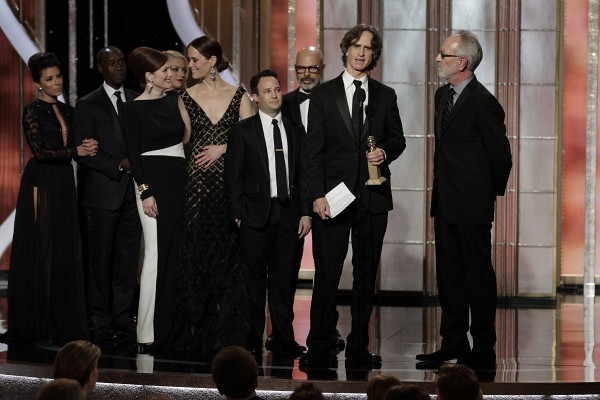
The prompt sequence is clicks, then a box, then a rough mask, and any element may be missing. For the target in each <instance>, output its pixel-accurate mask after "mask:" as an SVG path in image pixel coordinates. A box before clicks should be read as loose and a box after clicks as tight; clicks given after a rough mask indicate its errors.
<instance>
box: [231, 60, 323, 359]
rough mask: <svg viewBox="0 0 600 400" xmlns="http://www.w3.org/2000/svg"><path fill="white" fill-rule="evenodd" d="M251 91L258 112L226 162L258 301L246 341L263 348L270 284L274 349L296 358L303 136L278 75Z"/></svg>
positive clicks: (304, 222)
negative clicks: (284, 111)
mask: <svg viewBox="0 0 600 400" xmlns="http://www.w3.org/2000/svg"><path fill="white" fill-rule="evenodd" d="M250 91H251V93H252V98H253V99H254V101H256V102H257V104H258V114H256V115H254V116H252V117H250V118H248V119H245V120H242V121H239V122H238V123H236V124H235V125H233V127H232V128H231V135H230V138H229V141H228V144H227V158H226V162H225V189H226V193H227V205H228V208H229V214H230V216H231V218H232V219H234V220H235V222H236V223H237V225H238V227H239V232H240V243H241V258H242V262H243V264H244V275H245V278H246V282H247V287H248V291H249V294H250V301H251V303H252V306H251V309H252V311H251V315H250V336H249V338H248V342H247V346H248V348H249V349H250V350H252V351H253V352H255V353H262V334H263V331H264V329H265V295H266V292H267V289H268V293H269V296H268V298H269V312H270V316H271V325H272V328H273V339H272V342H271V349H270V350H271V351H272V352H273V353H276V354H278V355H282V356H291V357H297V356H300V354H301V353H302V351H303V350H304V347H303V346H300V345H298V343H296V341H295V339H294V329H293V326H292V315H293V313H292V311H291V310H292V307H293V297H291V296H290V292H291V291H292V290H293V289H292V286H291V283H292V277H291V275H292V272H293V271H294V270H295V265H296V264H297V262H298V261H297V257H298V240H299V239H302V238H303V237H304V236H306V234H307V233H308V232H309V231H310V228H311V224H312V221H311V218H310V217H309V213H310V205H309V202H308V197H307V196H306V195H305V194H304V193H303V186H302V181H301V179H300V151H301V149H302V145H303V141H304V139H305V133H304V129H303V128H302V126H301V125H297V124H295V123H293V122H290V121H288V120H287V119H285V118H283V117H282V115H281V112H280V109H281V86H280V83H279V80H278V79H277V74H276V73H275V72H273V71H271V70H265V71H262V72H260V73H259V74H257V75H255V76H253V77H252V79H251V80H250ZM290 301H292V302H290Z"/></svg>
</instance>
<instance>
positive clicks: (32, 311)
mask: <svg viewBox="0 0 600 400" xmlns="http://www.w3.org/2000/svg"><path fill="white" fill-rule="evenodd" d="M57 113H59V114H60V115H61V117H62V119H63V121H64V123H65V126H66V128H67V132H66V144H65V139H64V138H63V132H62V127H61V124H60V122H59V119H58V117H57ZM72 122H73V107H71V106H69V105H67V104H64V103H60V102H58V103H55V104H50V103H47V102H45V101H42V100H36V101H34V102H32V103H31V104H29V105H27V106H26V107H25V109H24V112H23V121H22V123H23V130H24V132H25V137H26V139H27V143H28V144H29V147H30V149H31V152H32V153H33V158H31V159H30V160H29V162H28V163H27V165H26V167H25V170H24V171H23V176H22V178H21V186H20V188H19V197H18V200H17V208H16V215H15V227H14V234H13V242H12V250H11V257H10V270H9V277H8V332H7V333H6V334H5V335H4V336H3V337H2V341H5V342H6V341H11V342H12V341H20V340H52V341H53V342H55V343H56V344H58V345H61V344H64V343H66V342H68V341H71V340H77V339H85V338H87V336H88V332H87V317H86V309H85V304H86V303H85V293H84V280H83V279H84V273H83V259H82V250H81V230H80V226H79V218H78V207H77V194H76V186H75V176H74V171H73V165H72V160H73V159H74V158H76V157H77V148H76V146H75V139H74V134H73V130H72V126H73V124H72Z"/></svg>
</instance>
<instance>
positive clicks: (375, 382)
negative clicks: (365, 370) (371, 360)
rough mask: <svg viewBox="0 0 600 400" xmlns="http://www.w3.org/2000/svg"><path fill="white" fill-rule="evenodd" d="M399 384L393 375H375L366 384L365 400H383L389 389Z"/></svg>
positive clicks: (398, 380)
mask: <svg viewBox="0 0 600 400" xmlns="http://www.w3.org/2000/svg"><path fill="white" fill-rule="evenodd" d="M400 384H401V382H400V379H398V378H396V377H395V376H393V375H389V374H379V375H375V376H373V377H372V378H371V379H369V382H367V400H383V398H384V396H385V393H386V392H387V391H388V390H389V388H391V387H392V386H397V385H400Z"/></svg>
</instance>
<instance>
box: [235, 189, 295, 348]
mask: <svg viewBox="0 0 600 400" xmlns="http://www.w3.org/2000/svg"><path fill="white" fill-rule="evenodd" d="M295 222H296V221H295V220H294V216H293V215H292V207H291V204H290V201H289V200H286V201H285V202H280V201H279V200H277V199H272V200H271V209H270V211H269V218H268V221H267V224H266V225H265V226H264V227H262V228H252V227H249V226H247V225H244V221H243V220H242V225H241V226H240V244H241V256H242V263H243V265H244V276H245V279H246V285H247V288H248V292H249V295H250V301H251V309H252V311H251V318H250V334H249V335H250V337H249V338H248V346H258V345H262V335H263V332H264V329H265V304H266V295H267V291H268V304H269V313H270V316H271V325H272V336H273V339H274V340H277V341H289V340H294V328H293V326H292V318H293V312H292V309H293V305H294V304H293V297H292V296H291V293H293V291H294V290H295V287H292V283H293V279H292V274H293V273H296V274H297V270H296V266H297V263H298V254H299V252H298V249H299V246H298V235H297V228H296V227H297V224H296V223H295Z"/></svg>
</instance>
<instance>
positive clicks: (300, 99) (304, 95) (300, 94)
mask: <svg viewBox="0 0 600 400" xmlns="http://www.w3.org/2000/svg"><path fill="white" fill-rule="evenodd" d="M309 98H310V97H309V94H308V93H304V92H300V91H298V104H302V103H304V101H305V100H308V99H309Z"/></svg>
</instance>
